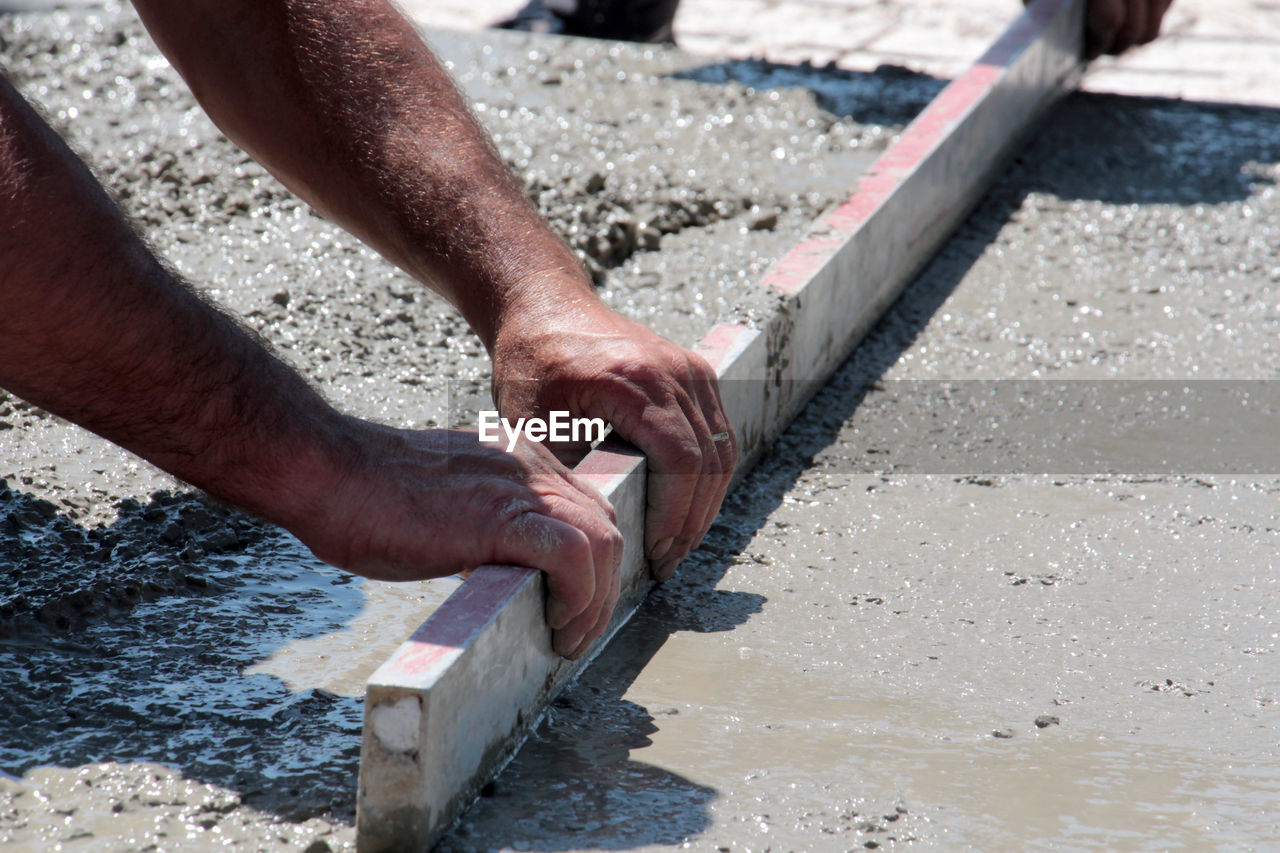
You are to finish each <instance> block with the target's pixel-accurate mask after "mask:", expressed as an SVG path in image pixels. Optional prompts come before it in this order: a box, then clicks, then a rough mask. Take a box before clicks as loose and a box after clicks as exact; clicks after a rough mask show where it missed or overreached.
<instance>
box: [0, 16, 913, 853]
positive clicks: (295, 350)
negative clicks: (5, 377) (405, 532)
mask: <svg viewBox="0 0 1280 853" xmlns="http://www.w3.org/2000/svg"><path fill="white" fill-rule="evenodd" d="M436 42H437V47H438V49H439V51H440V53H441V54H442V56H444V57H446V58H447V59H448V61H449V62H450V64H451V66H452V67H453V69H454V71H455V72H456V73H457V75H458V77H459V78H460V79H461V80H462V82H463V84H464V86H465V87H466V88H467V90H468V91H469V93H470V94H471V95H472V97H473V98H474V99H475V106H476V110H477V113H478V114H479V115H480V117H481V118H482V120H483V121H485V123H486V124H487V125H488V126H489V127H490V129H491V130H492V132H493V133H494V134H495V137H496V139H497V141H498V144H499V146H500V148H501V149H502V151H503V154H504V156H505V157H506V158H507V159H508V161H509V162H510V163H511V164H512V166H513V167H514V168H515V169H516V170H517V172H518V173H519V174H520V176H521V177H522V178H523V180H524V181H525V184H526V186H527V188H528V189H529V192H530V194H531V195H532V196H533V197H534V198H535V199H536V201H537V202H538V204H539V206H540V208H541V209H542V211H543V212H544V213H545V214H546V215H547V216H548V218H549V219H550V220H551V221H552V222H553V224H554V225H555V226H556V227H557V228H558V229H559V230H560V231H561V233H563V234H565V235H566V237H567V239H569V240H570V242H571V243H572V244H573V246H574V247H575V248H576V249H578V251H579V252H580V254H581V256H582V257H583V260H584V263H586V264H587V265H588V267H589V269H590V270H591V271H592V273H593V275H594V276H595V278H596V279H597V281H598V282H599V284H600V287H601V291H602V293H603V294H604V296H605V298H606V299H608V300H610V302H612V303H613V304H614V305H616V306H617V307H618V308H619V310H621V311H623V312H626V313H629V314H630V315H631V316H634V317H637V318H639V319H642V320H645V321H646V322H649V323H650V324H651V325H654V326H655V327H657V328H658V329H659V330H660V331H662V332H664V333H665V334H668V335H669V336H671V337H673V338H674V339H676V340H679V341H682V342H684V343H692V342H694V341H696V340H697V339H698V338H700V337H701V336H702V334H703V333H704V332H705V331H706V330H707V329H708V328H710V327H711V326H712V325H713V324H714V323H715V322H717V321H720V320H723V319H734V320H738V321H743V322H750V321H751V320H752V319H753V318H758V317H761V316H764V315H765V314H766V313H767V312H768V311H770V310H771V307H772V304H773V297H772V296H770V295H769V294H768V293H766V292H765V291H764V290H763V289H761V288H759V287H758V286H757V282H758V279H759V277H760V275H761V274H762V273H763V271H764V270H765V269H766V268H767V267H768V265H769V264H771V263H772V262H773V261H774V260H776V258H777V257H778V256H779V255H780V254H781V253H782V252H783V251H785V249H786V248H789V246H790V245H791V244H792V243H794V242H795V240H796V239H798V237H799V236H800V235H801V234H802V233H803V230H804V229H805V227H806V226H807V224H808V223H809V222H810V221H811V220H812V219H813V218H814V217H816V216H817V215H818V214H819V213H820V212H821V210H822V209H823V208H825V207H826V206H827V205H829V204H830V203H832V202H833V201H836V200H840V199H843V198H844V197H845V196H846V195H847V193H848V192H849V189H850V187H851V186H852V183H853V181H854V180H855V179H856V176H857V174H858V173H859V171H860V169H861V168H862V167H863V166H864V165H865V164H866V162H868V161H869V159H870V158H871V157H873V156H874V154H875V153H876V152H878V151H879V150H882V149H883V147H884V146H885V145H886V144H887V143H888V141H889V139H890V138H891V137H892V133H893V131H894V129H895V128H896V127H900V126H901V125H902V124H904V123H905V121H907V120H908V119H909V118H910V117H911V116H912V115H913V114H914V112H915V111H916V110H918V109H919V108H920V107H921V106H923V105H924V104H925V103H926V102H927V101H928V99H929V98H930V97H932V95H933V94H934V93H935V92H936V91H937V89H938V84H937V82H936V81H934V80H932V79H931V78H927V77H916V76H912V75H906V76H903V75H900V74H892V73H889V74H885V75H880V76H876V75H862V74H843V73H834V72H833V73H825V72H820V71H817V70H815V69H812V68H795V69H793V68H774V67H770V66H766V65H763V64H760V63H750V62H739V63H728V64H724V63H709V62H707V61H705V60H697V59H693V58H690V57H687V56H684V55H682V54H679V53H676V52H671V51H663V50H658V49H642V48H630V47H611V46H608V45H599V44H588V43H575V44H567V45H566V44H561V43H559V42H557V41H545V40H537V39H529V38H525V37H519V36H511V35H508V34H493V35H492V36H486V37H484V38H475V37H456V36H441V37H439V38H438V39H436ZM0 67H3V69H4V72H5V73H6V74H7V75H8V76H9V77H10V78H11V79H12V80H13V81H14V82H15V83H16V84H17V85H19V86H20V87H21V88H22V90H23V91H24V93H25V94H26V95H27V96H28V97H29V98H30V99H31V100H32V101H33V102H34V103H36V104H38V105H39V106H40V108H41V109H43V110H44V111H45V113H46V114H47V116H48V117H49V119H50V121H51V122H52V123H53V124H54V125H55V126H57V127H58V128H59V129H60V130H62V131H63V132H64V133H65V135H66V137H67V138H68V140H69V141H70V142H71V143H72V144H73V146H75V147H76V148H77V149H78V150H79V151H81V152H82V153H83V154H84V155H85V157H86V159H87V160H88V161H89V162H90V164H91V165H92V166H93V167H94V168H95V169H96V170H97V172H98V174H99V175H100V176H101V177H102V179H103V181H104V183H106V184H107V186H109V187H110V188H111V189H112V190H113V192H114V193H115V194H116V195H117V197H118V198H119V199H120V201H121V203H122V204H123V205H124V207H125V208H126V209H127V210H128V211H129V212H130V213H131V215H132V216H133V217H134V218H135V220H136V221H137V223H138V225H139V228H140V229H141V230H142V232H143V233H144V234H145V235H146V237H147V238H148V239H149V240H150V241H151V242H152V243H153V244H154V245H155V246H156V248H157V249H158V250H159V251H160V252H161V254H162V255H163V256H164V257H166V258H167V259H168V260H169V261H170V262H171V263H172V264H173V266H174V267H175V268H177V269H178V270H179V271H180V272H181V273H182V274H184V275H185V276H186V277H188V278H189V279H191V280H192V281H193V282H194V283H196V284H198V285H201V286H204V287H206V288H207V289H208V291H209V292H210V294H211V295H212V296H214V297H215V298H216V299H218V300H219V301H220V302H221V303H222V304H224V305H226V306H228V307H229V309H230V310H232V311H234V312H235V313H237V314H238V315H240V316H241V317H242V318H243V319H244V321H245V322H246V324H248V325H249V326H250V327H252V328H253V329H255V330H256V331H258V332H260V333H261V334H262V335H263V336H264V337H265V338H267V339H268V340H270V341H272V342H273V343H274V344H275V345H276V346H277V347H278V348H279V350H280V352H281V354H282V356H283V357H284V358H286V359H288V360H290V361H291V362H293V363H294V364H296V365H298V367H299V368H300V369H301V370H302V371H303V372H304V373H306V374H307V375H308V376H310V377H312V378H313V379H314V380H315V382H316V383H317V385H318V386H319V387H320V388H321V389H322V390H323V392H324V393H325V394H327V395H328V396H329V397H330V398H331V399H333V400H334V401H335V402H336V403H337V404H338V405H339V406H340V407H342V408H344V409H346V410H348V411H352V412H355V413H357V414H360V415H363V416H365V417H370V418H374V419H377V420H381V421H384V422H388V423H393V424H397V425H406V426H407V425H419V426H425V425H432V424H440V423H443V422H444V421H445V420H446V413H447V402H448V397H449V394H450V391H451V388H450V386H451V385H452V390H453V391H454V392H456V391H459V390H470V389H472V388H483V387H485V386H486V384H487V363H486V360H485V358H484V354H483V352H482V350H481V348H480V346H479V344H478V343H477V341H476V340H475V339H474V337H472V336H471V335H470V333H469V332H467V331H466V329H465V328H464V326H463V324H462V322H461V320H460V319H459V318H458V316H457V315H456V313H455V312H453V311H452V309H451V308H449V307H448V306H447V305H445V304H444V303H443V302H442V301H441V300H439V299H436V298H434V297H432V296H431V295H429V294H428V293H426V292H425V291H423V290H422V289H421V288H420V287H419V286H417V285H416V284H414V283H413V282H412V281H410V280H408V279H407V278H406V277H405V276H403V275H402V274H401V273H399V272H398V271H396V270H395V269H393V268H391V267H390V266H388V265H387V264H386V263H385V262H383V261H382V260H381V259H380V258H378V257H377V256H376V255H374V254H373V253H372V252H370V251H368V250H367V249H364V248H363V247H361V246H360V245H359V244H357V243H356V242H355V241H354V240H353V239H351V238H349V237H348V236H346V235H345V234H344V233H342V232H341V231H339V230H338V229H336V228H334V227H332V226H330V225H328V224H327V223H325V222H323V221H322V220H320V219H319V218H318V217H316V216H315V215H314V214H312V213H311V212H310V211H309V210H307V209H306V208H305V206H303V205H302V204H301V203H300V202H298V201H297V200H296V199H294V198H293V196H292V195H291V194H290V193H288V192H287V191H286V190H285V189H284V188H282V187H281V186H280V185H279V184H278V183H276V182H275V181H274V180H273V179H272V178H270V176H268V175H267V174H266V173H265V172H264V171H263V170H262V169H261V168H259V167H258V166H257V165H256V164H254V163H253V162H252V161H250V160H249V159H248V158H247V157H246V156H245V155H244V154H243V153H241V152H240V151H238V150H237V149H236V148H235V147H234V146H232V145H231V144H229V143H228V142H227V141H226V140H225V139H223V138H222V136H221V135H220V134H219V133H218V132H217V131H216V129H215V128H213V126H212V125H211V124H210V123H209V122H208V120H207V119H206V118H205V117H204V116H203V114H202V113H201V112H200V111H199V109H198V108H197V107H196V105H195V104H194V102H193V100H192V99H191V97H190V95H189V93H188V92H187V90H186V87H185V86H184V85H183V83H182V82H181V81H180V80H179V79H178V77H177V76H176V74H175V73H174V72H173V71H172V69H170V67H169V66H168V64H167V63H166V62H165V61H164V60H163V59H162V58H160V57H159V56H158V54H157V53H156V51H155V49H154V48H153V47H152V46H151V44H150V42H149V40H148V39H147V38H146V36H145V34H144V33H143V32H142V30H141V28H140V26H139V25H138V24H137V22H136V20H135V19H134V18H133V16H132V13H131V12H128V11H122V10H120V9H118V8H115V9H108V10H107V11H105V12H94V13H92V14H85V13H50V14H33V15H17V16H4V17H0ZM806 87H808V88H806ZM0 478H3V479H4V485H3V486H0V524H2V525H3V534H2V535H0V685H2V687H0V689H2V690H3V692H4V694H5V695H6V697H8V701H7V702H6V703H4V707H3V710H0V718H2V719H3V724H2V725H3V730H4V732H5V737H4V738H3V741H0V769H3V770H4V771H5V773H6V776H5V778H3V779H0V786H3V795H2V799H0V842H3V843H6V844H11V845H15V846H18V847H24V846H25V847H31V848H44V847H49V846H52V845H55V844H63V845H67V846H69V847H75V846H77V845H78V846H80V847H83V848H86V849H89V848H91V849H123V850H133V849H148V848H150V847H158V848H159V849H179V848H180V849H190V848H192V847H197V848H198V847H216V846H220V845H242V846H248V847H251V848H263V847H274V846H295V845H296V846H301V847H307V846H308V845H321V846H316V847H315V849H317V850H319V849H323V847H324V846H327V847H329V848H335V849H336V848H343V847H346V846H349V845H350V843H351V841H352V830H351V821H352V818H353V814H352V810H353V805H354V791H355V776H354V774H355V768H356V751H357V750H358V744H359V740H358V731H359V725H360V716H359V714H360V709H359V697H360V694H361V689H362V684H363V680H364V678H365V677H366V676H367V675H368V673H369V672H371V671H372V670H373V669H374V667H375V666H376V665H377V664H378V663H380V662H381V661H382V660H383V659H384V658H385V657H386V656H387V655H388V654H389V653H390V651H391V649H393V648H394V647H395V646H396V645H397V644H398V643H399V642H400V641H401V640H402V639H403V638H404V637H406V636H408V634H409V633H410V632H411V631H412V629H413V628H414V627H416V625H417V624H418V623H419V622H420V621H421V620H422V619H423V618H425V616H426V615H427V614H428V613H429V612H430V610H431V609H432V608H433V607H434V606H435V604H436V603H438V602H439V601H440V600H442V598H443V597H444V596H445V595H446V594H447V593H448V591H449V590H450V589H451V588H452V586H453V583H454V582H452V581H447V580H446V581H442V582H435V583H423V584H409V585H399V586H394V585H388V584H377V583H371V582H363V581H360V580H358V579H353V578H351V577H349V576H347V575H345V574H342V573H340V572H337V571H335V570H332V569H330V568H328V567H325V566H323V565H321V564H319V563H318V562H316V561H315V560H314V559H312V558H310V557H309V555H307V554H306V553H305V551H304V550H303V549H301V548H300V547H299V546H298V544H297V543H296V542H294V541H293V540H292V539H290V538H289V537H287V536H285V535H284V534H282V533H281V532H279V531H277V530H274V529H272V528H269V527H266V526H264V525H261V524H259V523H257V522H255V521H254V520H252V519H250V518H247V517H245V516H243V515H241V514H239V513H235V512H232V511H229V510H227V509H225V508H223V507H219V506H216V505H213V504H211V503H209V502H208V501H205V500H203V499H202V498H200V497H199V496H198V495H196V494H193V493H191V492H190V490H188V489H185V488H183V487H181V486H180V485H178V484H175V483H174V482H173V481H172V480H171V479H169V478H167V477H165V476H164V475H163V474H161V473H159V472H157V471H155V470H153V469H151V468H150V467H148V466H147V465H145V464H143V463H140V462H139V461H138V460H136V459H132V458H130V457H129V456H128V455H127V454H124V453H123V452H121V451H119V450H117V449H115V448H113V447H112V446H110V445H108V444H106V443H105V442H102V441H99V440H97V439H95V438H94V437H92V436H89V435H87V434H85V433H84V432H82V431H80V430H78V429H76V428H74V427H71V426H69V425H68V424H66V423H63V422H61V421H59V420H58V419H56V418H53V417H50V416H49V415H47V414H46V413H44V412H41V411H39V410H37V409H35V408H33V407H31V406H29V405H27V404H26V403H24V402H23V401H21V400H18V399H16V398H13V397H11V396H0ZM11 777H12V778H11Z"/></svg>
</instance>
